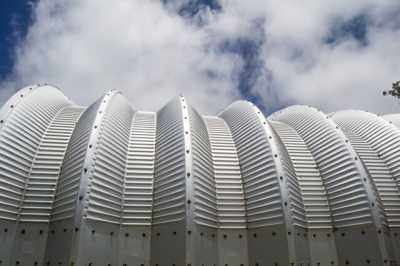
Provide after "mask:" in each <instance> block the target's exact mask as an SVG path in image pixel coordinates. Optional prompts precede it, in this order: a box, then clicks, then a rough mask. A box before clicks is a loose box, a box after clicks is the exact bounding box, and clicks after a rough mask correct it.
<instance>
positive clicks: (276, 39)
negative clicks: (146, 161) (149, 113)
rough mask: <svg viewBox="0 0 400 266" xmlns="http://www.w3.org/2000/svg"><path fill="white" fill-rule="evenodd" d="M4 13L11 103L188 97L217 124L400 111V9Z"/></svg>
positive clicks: (27, 9) (271, 2)
mask: <svg viewBox="0 0 400 266" xmlns="http://www.w3.org/2000/svg"><path fill="white" fill-rule="evenodd" d="M0 5H1V6H0V36H1V38H0V62H1V64H0V101H1V102H4V101H5V100H6V98H7V97H9V96H10V95H11V94H12V93H13V92H15V91H16V90H17V89H18V88H20V87H21V86H25V85H28V84H30V83H41V82H49V83H52V84H55V85H57V86H59V87H61V88H62V90H63V91H64V92H65V94H66V95H67V96H69V97H70V98H72V100H74V101H75V102H78V103H82V104H88V103H90V102H92V101H93V100H94V99H95V98H96V97H99V96H100V95H101V94H102V93H104V92H105V91H106V90H107V89H110V88H115V89H119V90H121V91H122V92H123V93H124V94H125V95H126V96H127V97H128V98H129V99H130V100H131V102H133V104H134V105H135V106H137V107H138V108H144V109H150V110H157V109H158V108H160V107H161V106H162V105H163V104H164V103H165V102H166V100H167V99H169V98H172V97H174V96H176V95H177V94H179V93H184V94H185V95H186V96H187V98H188V99H189V101H190V100H191V99H192V100H191V101H192V102H193V105H194V106H195V107H198V109H200V110H201V111H203V112H205V113H210V114H212V113H215V112H218V111H220V110H221V109H222V108H224V107H225V106H226V105H228V104H229V103H230V102H232V101H234V100H237V99H247V100H250V101H252V102H254V103H255V104H257V105H258V106H259V107H260V108H261V109H262V110H263V111H264V112H266V113H271V112H273V111H275V110H277V109H280V108H283V107H285V106H287V105H290V104H307V105H313V106H316V107H318V108H321V109H323V110H325V111H327V112H329V111H334V110H338V109H347V108H357V109H366V110H370V111H374V112H378V113H381V112H394V111H397V109H398V103H397V102H395V101H393V100H392V99H389V98H383V97H381V90H382V89H385V88H388V87H390V84H391V82H392V81H394V80H396V79H400V78H399V77H398V73H400V66H399V64H400V63H399V62H400V55H399V53H398V51H399V48H400V30H399V28H400V27H399V25H400V18H398V16H397V14H398V11H400V3H399V2H398V1H395V0H382V1H379V2H377V1H372V0H366V1H344V0H343V1H342V0H337V1H333V0H332V1H330V0H328V1H326V2H324V3H322V2H321V1H311V0H307V1H305V2H304V3H302V4H299V3H286V2H282V1H275V0H249V1H238V0H230V1H222V2H221V1H218V0H170V1H167V0H160V1H159V2H157V1H149V2H147V1H139V0H132V1H121V2H117V3H116V4H113V7H112V8H110V6H109V3H108V2H107V1H106V0H98V1H93V2H92V1H88V2H86V1H78V0H69V1H68V0H59V1H51V0H41V1H38V2H37V4H35V5H34V4H32V1H21V0H17V1H10V0H7V1H5V2H3V3H2V4H0ZM94 13H95V14H96V16H93V14H94ZM33 17H34V18H35V19H32V18H33ZM83 91H84V93H82V92H83ZM154 95H157V97H154ZM155 99H158V100H155Z"/></svg>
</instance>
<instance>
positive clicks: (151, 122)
mask: <svg viewBox="0 0 400 266" xmlns="http://www.w3.org/2000/svg"><path fill="white" fill-rule="evenodd" d="M155 144H156V114H155V113H151V112H136V113H135V114H134V117H133V120H132V125H131V129H130V137H129V145H128V153H127V159H126V170H125V181H124V197H123V210H122V212H123V216H122V224H124V225H151V217H152V209H153V182H154V160H155Z"/></svg>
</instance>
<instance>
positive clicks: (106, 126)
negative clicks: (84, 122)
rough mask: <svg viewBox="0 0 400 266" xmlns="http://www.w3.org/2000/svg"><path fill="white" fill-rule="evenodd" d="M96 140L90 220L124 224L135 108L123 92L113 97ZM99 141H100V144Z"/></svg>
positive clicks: (91, 182)
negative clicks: (126, 176)
mask: <svg viewBox="0 0 400 266" xmlns="http://www.w3.org/2000/svg"><path fill="white" fill-rule="evenodd" d="M102 112H104V116H103V118H102V120H101V122H100V124H99V125H95V126H94V127H98V130H99V133H98V135H97V139H96V140H94V142H93V143H92V145H93V149H94V165H93V166H92V169H91V172H92V175H91V176H89V184H88V187H89V189H88V209H87V212H86V214H87V219H92V220H97V221H104V222H110V223H115V224H120V219H121V208H122V195H123V187H124V176H125V165H126V158H127V156H126V152H127V148H128V140H129V133H130V126H131V121H132V116H133V110H132V108H131V106H130V105H129V103H128V102H127V101H126V100H125V98H123V97H122V96H121V95H120V94H115V95H113V97H112V98H111V99H110V100H109V103H108V104H107V106H106V108H105V110H102ZM96 142H97V143H96Z"/></svg>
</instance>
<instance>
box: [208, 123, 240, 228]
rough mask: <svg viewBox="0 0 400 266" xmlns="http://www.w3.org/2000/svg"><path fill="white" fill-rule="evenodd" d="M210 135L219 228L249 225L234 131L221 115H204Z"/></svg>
mask: <svg viewBox="0 0 400 266" xmlns="http://www.w3.org/2000/svg"><path fill="white" fill-rule="evenodd" d="M204 119H205V122H206V124H207V128H208V133H209V136H210V144H211V150H212V159H213V165H214V173H215V187H216V195H217V206H218V224H219V227H220V228H246V207H245V198H244V191H243V184H242V175H241V172H240V165H239V158H238V155H237V151H236V146H235V143H234V142H233V139H232V134H231V132H230V130H229V127H228V126H227V124H226V123H225V121H224V120H223V119H221V118H219V117H212V116H207V117H205V118H204Z"/></svg>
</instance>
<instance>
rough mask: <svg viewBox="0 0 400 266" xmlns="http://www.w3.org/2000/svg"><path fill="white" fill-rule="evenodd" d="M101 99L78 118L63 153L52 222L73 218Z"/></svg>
mask: <svg viewBox="0 0 400 266" xmlns="http://www.w3.org/2000/svg"><path fill="white" fill-rule="evenodd" d="M101 101H102V98H100V99H99V100H98V101H97V102H95V103H94V104H92V105H91V106H90V107H88V108H87V109H86V110H85V111H84V112H83V114H82V115H81V117H80V118H79V120H78V122H77V124H76V126H75V129H74V132H73V133H72V136H71V139H70V142H69V144H68V147H67V151H66V153H65V157H64V161H63V164H62V166H61V173H60V177H59V179H58V183H57V190H56V195H55V199H54V203H53V208H52V217H51V220H52V221H57V220H63V219H68V218H72V217H74V213H75V210H76V204H77V200H78V193H79V185H80V180H81V176H82V171H83V163H84V161H85V158H86V150H87V148H88V142H89V137H90V133H91V131H92V128H93V123H94V120H95V118H96V115H97V111H98V108H99V106H100V104H101Z"/></svg>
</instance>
